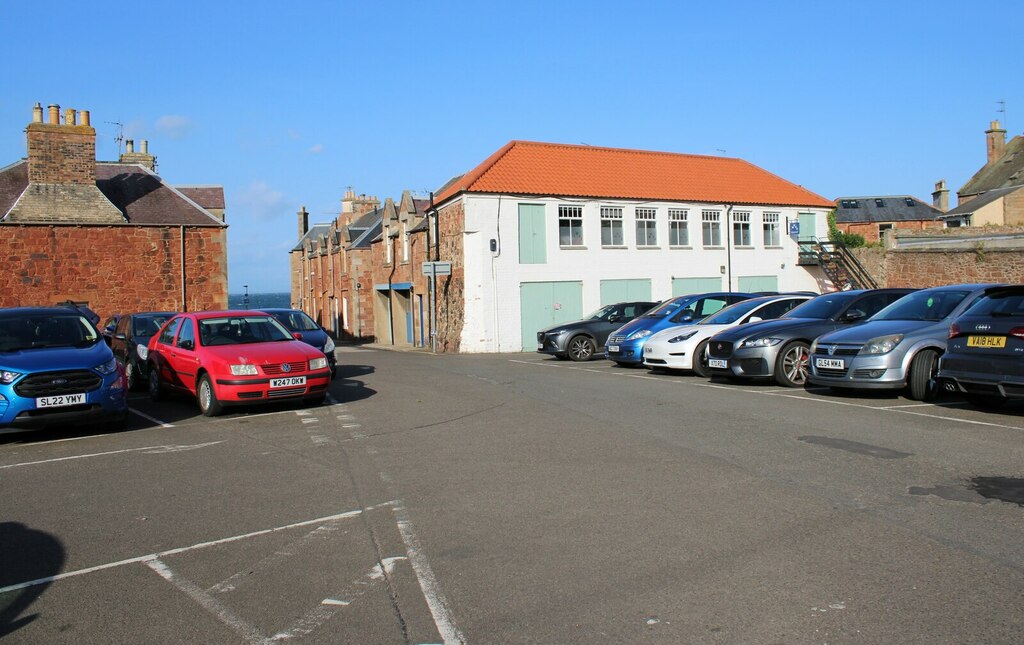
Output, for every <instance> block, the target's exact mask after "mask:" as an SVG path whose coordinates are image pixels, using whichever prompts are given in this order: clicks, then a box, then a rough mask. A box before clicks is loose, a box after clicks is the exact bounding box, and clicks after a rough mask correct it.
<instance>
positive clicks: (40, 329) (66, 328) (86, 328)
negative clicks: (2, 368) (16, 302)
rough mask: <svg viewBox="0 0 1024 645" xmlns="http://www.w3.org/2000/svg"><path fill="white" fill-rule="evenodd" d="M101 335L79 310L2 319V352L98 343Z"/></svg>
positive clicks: (0, 333) (0, 329)
mask: <svg viewBox="0 0 1024 645" xmlns="http://www.w3.org/2000/svg"><path fill="white" fill-rule="evenodd" d="M99 338H100V335H99V332H97V331H96V328H95V327H93V326H92V323H90V322H89V320H87V319H86V317H85V316H83V315H81V314H79V313H77V312H75V313H68V314H42V315H33V314H27V315H24V316H16V317H8V318H0V352H16V351H19V350H24V349H38V348H43V347H84V346H88V345H92V344H94V343H96V342H98V341H99Z"/></svg>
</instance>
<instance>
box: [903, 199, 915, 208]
mask: <svg viewBox="0 0 1024 645" xmlns="http://www.w3.org/2000/svg"><path fill="white" fill-rule="evenodd" d="M903 203H904V204H906V205H907V206H910V207H911V208H913V207H915V206H917V202H915V201H914V200H913V199H911V198H910V197H904V198H903Z"/></svg>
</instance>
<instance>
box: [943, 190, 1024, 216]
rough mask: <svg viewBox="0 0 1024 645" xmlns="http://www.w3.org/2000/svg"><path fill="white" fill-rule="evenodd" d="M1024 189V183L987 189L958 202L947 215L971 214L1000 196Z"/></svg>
mask: <svg viewBox="0 0 1024 645" xmlns="http://www.w3.org/2000/svg"><path fill="white" fill-rule="evenodd" d="M1022 189H1024V183H1022V184H1021V185H1019V186H1007V187H1006V188H995V189H993V190H986V191H985V192H984V193H982V194H980V195H978V196H977V197H975V198H973V199H971V200H969V201H967V202H965V203H961V204H958V205H957V207H956V208H954V209H951V210H950V211H949V212H948V213H946V216H947V217H956V216H958V215H969V214H971V213H974V212H976V211H977V210H978V209H979V208H982V207H983V206H987V205H988V204H991V203H992V202H994V201H996V200H997V199H999V198H1000V197H1004V196H1006V195H1009V194H1010V193H1012V192H1014V191H1017V190H1022Z"/></svg>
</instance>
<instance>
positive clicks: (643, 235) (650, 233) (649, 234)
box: [636, 208, 658, 246]
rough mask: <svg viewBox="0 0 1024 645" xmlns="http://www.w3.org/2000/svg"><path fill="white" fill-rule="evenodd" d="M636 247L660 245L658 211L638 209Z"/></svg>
mask: <svg viewBox="0 0 1024 645" xmlns="http://www.w3.org/2000/svg"><path fill="white" fill-rule="evenodd" d="M636 245H637V246H657V245H658V211H657V210H656V209H654V208H638V209H636Z"/></svg>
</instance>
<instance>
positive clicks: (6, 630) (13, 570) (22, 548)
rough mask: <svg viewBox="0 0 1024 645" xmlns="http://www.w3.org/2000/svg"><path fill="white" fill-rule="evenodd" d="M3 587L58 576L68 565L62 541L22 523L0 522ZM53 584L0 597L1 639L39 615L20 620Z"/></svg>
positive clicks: (0, 583)
mask: <svg viewBox="0 0 1024 645" xmlns="http://www.w3.org/2000/svg"><path fill="white" fill-rule="evenodd" d="M0 545H2V547H0V587H6V586H9V585H15V584H19V583H22V582H28V581H31V580H39V579H41V578H48V577H50V576H54V575H57V574H58V573H59V572H60V569H61V567H62V566H63V565H64V559H65V558H64V547H63V545H61V543H60V540H58V539H57V538H55V537H54V536H52V535H50V534H49V533H46V532H44V531H36V530H33V529H30V528H28V527H27V526H25V525H24V524H21V523H19V522H0ZM50 584H51V583H49V582H44V583H40V584H37V585H33V586H31V587H25V588H23V589H16V590H14V591H8V592H7V593H3V594H0V638H3V637H4V636H6V635H8V634H11V633H13V632H15V631H17V630H18V629H21V628H22V627H24V626H25V625H28V624H29V623H31V622H32V621H34V620H35V619H36V618H38V617H39V614H29V615H26V616H22V617H21V618H18V616H20V615H21V614H22V613H24V612H25V610H26V609H28V608H29V607H30V606H31V605H32V603H33V602H35V600H36V598H38V597H39V596H40V595H41V594H42V593H43V591H45V590H46V588H47V587H49V586H50Z"/></svg>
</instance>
